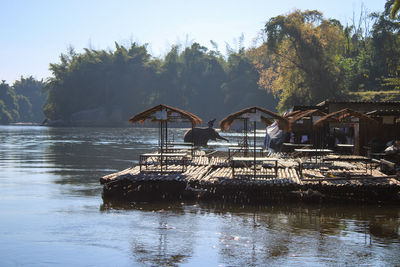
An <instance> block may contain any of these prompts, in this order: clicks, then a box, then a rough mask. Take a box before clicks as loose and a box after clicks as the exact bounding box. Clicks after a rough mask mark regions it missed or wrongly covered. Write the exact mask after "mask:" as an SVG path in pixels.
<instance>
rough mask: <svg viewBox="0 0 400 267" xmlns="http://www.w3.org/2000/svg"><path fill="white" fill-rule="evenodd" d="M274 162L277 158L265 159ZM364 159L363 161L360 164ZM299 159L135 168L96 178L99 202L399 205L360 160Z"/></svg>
mask: <svg viewBox="0 0 400 267" xmlns="http://www.w3.org/2000/svg"><path fill="white" fill-rule="evenodd" d="M270 156H272V157H276V155H270ZM363 159H365V158H363ZM301 160H302V159H300V158H288V157H285V158H279V160H278V166H279V168H278V169H277V172H276V169H275V168H274V167H270V168H269V167H264V168H258V169H257V170H256V173H255V175H254V170H253V168H252V167H251V168H245V167H243V168H235V175H233V173H232V168H231V167H230V165H229V161H228V160H227V158H226V157H223V156H219V155H214V156H208V157H207V156H206V155H205V154H200V155H199V154H198V155H196V156H195V157H194V158H193V159H192V161H191V162H190V164H189V165H188V166H187V168H186V171H184V172H182V166H180V165H174V164H172V165H169V166H168V171H167V172H166V171H164V172H162V173H161V172H159V171H157V169H156V167H155V168H154V169H152V168H149V169H146V170H142V171H140V167H139V166H135V167H132V168H129V169H126V170H123V171H121V172H117V173H113V174H110V175H106V176H104V177H102V178H100V183H101V184H103V199H104V200H105V201H106V200H118V201H153V200H166V199H168V200H185V199H200V200H219V201H220V200H222V201H229V202H234V203H244V204H248V203H259V204H266V203H269V202H284V201H317V202H323V201H339V202H341V201H343V202H348V201H354V202H363V203H380V202H390V203H395V204H400V182H399V180H398V177H397V176H388V175H386V174H384V173H382V172H381V171H380V170H379V166H373V165H371V164H369V165H368V164H366V163H365V162H364V161H363V160H362V159H361V158H360V159H358V158H351V157H350V158H349V157H347V158H341V157H334V158H327V161H326V162H325V161H324V162H322V163H304V164H302V167H300V164H299V162H301Z"/></svg>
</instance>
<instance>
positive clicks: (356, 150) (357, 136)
mask: <svg viewBox="0 0 400 267" xmlns="http://www.w3.org/2000/svg"><path fill="white" fill-rule="evenodd" d="M354 154H355V155H360V123H354Z"/></svg>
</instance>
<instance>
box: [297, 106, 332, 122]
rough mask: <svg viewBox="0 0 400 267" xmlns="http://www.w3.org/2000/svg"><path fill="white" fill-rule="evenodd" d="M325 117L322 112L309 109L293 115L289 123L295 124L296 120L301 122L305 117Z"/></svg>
mask: <svg viewBox="0 0 400 267" xmlns="http://www.w3.org/2000/svg"><path fill="white" fill-rule="evenodd" d="M326 115H327V114H326V113H325V112H323V111H321V110H319V109H311V110H305V111H302V112H299V113H296V114H294V115H293V116H292V118H291V119H289V121H290V122H291V123H294V122H296V121H298V120H301V119H303V118H305V117H308V116H320V117H323V116H326Z"/></svg>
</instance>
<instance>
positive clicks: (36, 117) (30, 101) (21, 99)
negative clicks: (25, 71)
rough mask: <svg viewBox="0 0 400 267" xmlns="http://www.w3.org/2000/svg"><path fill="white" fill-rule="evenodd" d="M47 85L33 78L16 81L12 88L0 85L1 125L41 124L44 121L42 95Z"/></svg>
mask: <svg viewBox="0 0 400 267" xmlns="http://www.w3.org/2000/svg"><path fill="white" fill-rule="evenodd" d="M44 85H45V83H44V82H43V81H38V80H36V79H34V78H33V77H28V78H23V77H21V78H20V79H19V80H17V81H15V82H14V84H13V85H12V86H10V85H9V84H7V83H6V82H5V81H4V80H3V81H2V82H1V83H0V124H8V123H11V122H33V123H41V122H42V121H43V119H44V114H43V105H44V103H45V101H46V96H45V95H44V94H42V90H43V87H44Z"/></svg>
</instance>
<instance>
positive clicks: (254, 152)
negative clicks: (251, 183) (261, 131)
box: [253, 121, 257, 178]
mask: <svg viewBox="0 0 400 267" xmlns="http://www.w3.org/2000/svg"><path fill="white" fill-rule="evenodd" d="M256 129H257V123H256V121H254V141H253V147H254V151H253V155H254V178H256Z"/></svg>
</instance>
